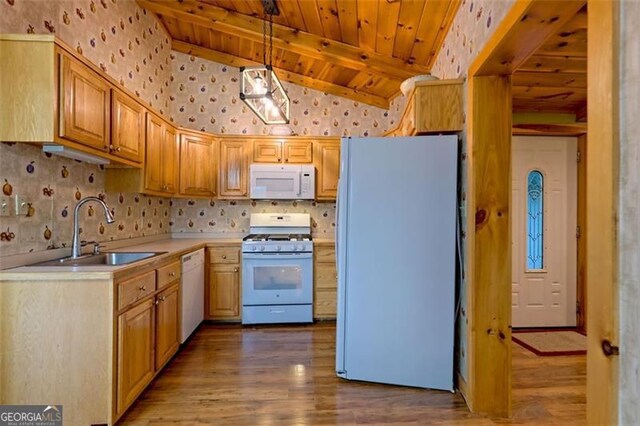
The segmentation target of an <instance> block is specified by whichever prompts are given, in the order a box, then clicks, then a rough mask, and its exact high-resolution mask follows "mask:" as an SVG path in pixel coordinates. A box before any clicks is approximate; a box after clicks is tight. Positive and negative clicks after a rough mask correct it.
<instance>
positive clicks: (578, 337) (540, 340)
mask: <svg viewBox="0 0 640 426" xmlns="http://www.w3.org/2000/svg"><path fill="white" fill-rule="evenodd" d="M511 338H512V339H513V341H514V342H516V343H517V344H519V345H520V346H522V347H523V348H526V349H528V350H530V351H531V352H533V353H534V354H536V355H539V356H561V355H585V354H586V353H587V336H585V335H583V334H580V333H578V332H577V331H573V330H545V331H530V330H514V331H513V334H512V335H511Z"/></svg>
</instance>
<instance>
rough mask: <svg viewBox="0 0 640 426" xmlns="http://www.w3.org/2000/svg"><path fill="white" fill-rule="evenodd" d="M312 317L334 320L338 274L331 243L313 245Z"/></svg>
mask: <svg viewBox="0 0 640 426" xmlns="http://www.w3.org/2000/svg"><path fill="white" fill-rule="evenodd" d="M314 250H315V256H314V265H313V317H314V318H315V319H335V318H336V305H337V295H338V273H337V270H336V255H335V248H334V245H333V243H330V244H329V243H326V244H325V243H316V244H314Z"/></svg>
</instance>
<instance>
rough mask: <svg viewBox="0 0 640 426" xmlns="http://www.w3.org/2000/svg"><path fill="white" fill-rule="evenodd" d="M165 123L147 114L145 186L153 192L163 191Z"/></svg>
mask: <svg viewBox="0 0 640 426" xmlns="http://www.w3.org/2000/svg"><path fill="white" fill-rule="evenodd" d="M164 126H165V124H164V122H163V121H162V120H161V119H160V118H158V117H156V116H155V115H153V114H150V113H147V137H146V148H145V151H146V159H145V163H144V167H145V171H144V177H145V179H144V186H145V189H148V190H151V191H162V190H163V186H164V175H163V170H162V145H163V144H164Z"/></svg>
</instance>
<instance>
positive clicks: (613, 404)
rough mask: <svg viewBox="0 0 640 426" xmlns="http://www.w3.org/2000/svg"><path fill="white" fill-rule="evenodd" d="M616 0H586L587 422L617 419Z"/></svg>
mask: <svg viewBox="0 0 640 426" xmlns="http://www.w3.org/2000/svg"><path fill="white" fill-rule="evenodd" d="M619 7H620V5H619V3H618V2H617V1H589V17H588V19H589V21H588V26H589V40H588V57H589V63H588V68H587V72H588V77H587V78H588V98H589V103H588V107H587V110H588V114H587V115H588V117H589V131H588V140H589V155H588V156H587V192H588V196H587V211H588V212H589V214H588V216H587V232H588V238H587V293H588V294H589V298H588V300H587V311H588V312H589V315H588V316H587V330H588V333H587V342H588V343H587V421H588V423H589V424H593V425H596V424H598V425H600V424H617V423H618V357H617V356H616V355H612V356H606V355H605V354H604V351H603V347H602V345H603V342H605V341H609V342H611V344H612V345H614V346H618V342H619V341H618V241H617V218H618V193H619V184H618V178H619V158H620V153H619V150H620V147H619V139H618V131H619V129H620V118H619V95H620V90H619V84H618V83H619V82H618V78H619V77H618V75H619V73H618V71H619V61H618V51H619V46H620V43H619V40H618V31H619V28H620V26H619Z"/></svg>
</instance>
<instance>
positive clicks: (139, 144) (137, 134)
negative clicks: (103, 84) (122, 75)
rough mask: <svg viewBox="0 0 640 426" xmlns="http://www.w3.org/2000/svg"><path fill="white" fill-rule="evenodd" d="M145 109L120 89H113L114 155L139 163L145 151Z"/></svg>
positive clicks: (112, 131) (112, 132) (112, 123)
mask: <svg viewBox="0 0 640 426" xmlns="http://www.w3.org/2000/svg"><path fill="white" fill-rule="evenodd" d="M144 120H145V109H144V107H143V106H142V105H140V104H139V103H138V102H136V101H135V100H133V99H132V98H131V97H129V96H128V95H125V94H124V93H122V92H121V91H119V90H116V89H112V90H111V145H110V146H109V150H110V151H111V153H112V154H113V155H117V156H118V157H122V158H127V159H129V160H131V161H135V162H137V163H139V162H141V161H142V155H143V152H144V134H145V123H144Z"/></svg>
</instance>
